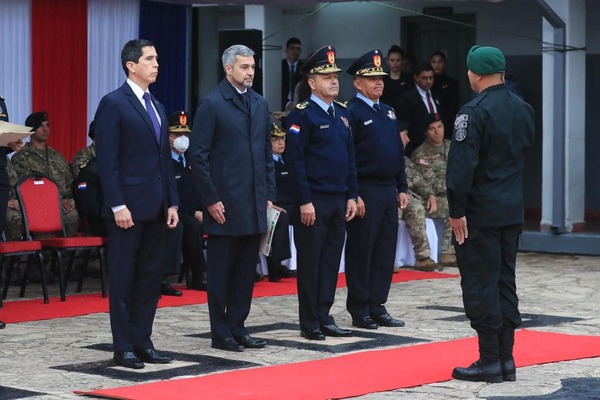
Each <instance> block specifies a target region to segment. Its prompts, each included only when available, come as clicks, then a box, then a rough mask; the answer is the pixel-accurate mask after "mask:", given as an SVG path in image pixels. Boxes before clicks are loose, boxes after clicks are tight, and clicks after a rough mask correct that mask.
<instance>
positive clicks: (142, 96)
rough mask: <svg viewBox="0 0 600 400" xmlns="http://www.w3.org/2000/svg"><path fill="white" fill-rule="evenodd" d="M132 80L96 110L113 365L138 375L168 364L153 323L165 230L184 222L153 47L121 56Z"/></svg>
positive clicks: (133, 44)
mask: <svg viewBox="0 0 600 400" xmlns="http://www.w3.org/2000/svg"><path fill="white" fill-rule="evenodd" d="M121 63H122V67H123V70H124V71H125V74H126V75H127V81H126V82H125V83H124V84H123V86H121V87H120V88H119V89H117V90H115V91H113V92H111V93H109V94H107V95H106V96H104V97H103V98H102V100H101V101H100V104H99V105H98V109H97V110H96V116H95V118H94V120H95V121H96V127H95V131H96V158H97V160H98V165H99V170H100V181H101V183H102V191H103V193H104V200H103V205H102V211H101V214H102V216H103V217H104V218H105V219H107V228H108V263H109V265H110V274H109V285H110V286H109V287H110V299H109V304H110V324H111V330H112V335H113V346H114V358H113V359H114V361H115V363H116V364H117V365H120V366H123V367H126V368H134V369H139V368H143V367H144V362H147V363H168V362H170V361H171V358H170V357H167V356H163V355H160V354H159V353H157V352H156V351H155V350H154V346H153V344H152V340H151V338H150V336H151V334H152V323H153V321H154V315H155V313H156V306H157V303H158V298H159V296H160V282H161V278H162V275H163V263H162V259H163V250H164V240H165V236H166V232H167V228H171V229H173V228H175V226H176V225H177V222H178V221H179V219H178V216H177V207H178V206H179V198H178V195H177V187H176V185H175V179H174V172H173V163H172V162H171V155H170V150H169V132H168V129H167V125H168V124H167V114H166V113H165V110H164V107H163V105H162V104H160V103H159V102H158V101H157V100H156V99H155V98H154V96H152V95H151V94H150V92H148V86H150V84H152V83H154V82H155V81H156V77H157V76H158V55H157V53H156V49H155V48H154V45H153V44H152V42H150V41H147V40H142V39H140V40H131V41H129V42H127V43H126V44H125V46H124V47H123V50H122V51H121Z"/></svg>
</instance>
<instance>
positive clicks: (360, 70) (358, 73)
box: [354, 67, 384, 75]
mask: <svg viewBox="0 0 600 400" xmlns="http://www.w3.org/2000/svg"><path fill="white" fill-rule="evenodd" d="M368 72H384V71H383V68H381V67H372V68H363V69H359V70H358V71H356V72H355V73H354V75H363V74H366V73H368Z"/></svg>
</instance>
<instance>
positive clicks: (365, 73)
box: [346, 49, 408, 329]
mask: <svg viewBox="0 0 600 400" xmlns="http://www.w3.org/2000/svg"><path fill="white" fill-rule="evenodd" d="M381 64H382V53H381V50H379V49H374V50H369V51H367V52H366V53H365V54H363V55H362V56H361V57H359V58H358V59H357V60H356V61H354V63H353V64H352V65H351V66H350V68H348V71H347V72H348V73H349V74H350V75H352V76H353V77H354V87H355V89H356V91H357V93H356V96H354V97H353V98H351V99H350V101H349V102H348V115H349V120H350V128H351V129H352V136H353V138H354V148H355V151H356V171H357V172H356V173H357V177H358V193H359V198H358V212H357V215H358V217H359V218H354V219H353V220H352V221H350V222H348V226H347V232H348V238H347V242H346V281H347V283H348V297H347V300H346V308H347V309H348V312H349V313H350V315H351V316H352V325H354V326H356V327H359V328H363V329H377V328H378V327H379V326H388V327H401V326H404V322H403V321H401V320H398V319H395V318H393V317H391V316H390V314H388V312H387V310H386V308H385V303H386V301H387V297H388V293H389V290H390V285H391V283H392V274H393V270H394V258H395V254H396V237H397V235H398V207H401V208H402V209H404V208H405V207H406V206H407V205H408V196H407V194H406V192H407V191H408V186H407V183H406V175H405V171H404V148H403V145H402V141H401V140H400V128H399V126H398V120H397V119H396V114H395V112H394V110H393V109H392V108H391V107H390V106H388V105H387V104H384V103H381V102H380V101H379V98H380V97H381V95H382V94H383V86H384V83H383V76H385V75H387V74H386V73H385V72H383V68H382V67H381Z"/></svg>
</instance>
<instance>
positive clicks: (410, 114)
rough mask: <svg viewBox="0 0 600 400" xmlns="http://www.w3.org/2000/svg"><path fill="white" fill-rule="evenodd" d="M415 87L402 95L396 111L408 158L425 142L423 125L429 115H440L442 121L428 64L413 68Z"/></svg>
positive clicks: (442, 109) (443, 111)
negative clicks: (401, 127) (404, 129)
mask: <svg viewBox="0 0 600 400" xmlns="http://www.w3.org/2000/svg"><path fill="white" fill-rule="evenodd" d="M414 78H415V87H414V88H413V89H412V90H410V91H408V92H406V93H404V95H402V99H401V100H400V106H399V109H398V110H396V112H397V114H398V119H399V120H400V122H401V125H402V126H403V128H406V129H407V130H408V134H406V133H404V132H403V133H402V141H403V142H404V155H406V156H407V157H410V155H411V154H412V152H413V150H414V149H416V148H417V147H419V146H420V145H421V144H422V143H423V142H424V141H425V134H424V132H425V128H423V126H424V125H425V122H426V120H427V119H428V117H429V114H440V116H441V117H442V120H443V119H444V115H445V109H444V105H443V104H441V102H440V99H439V98H438V96H437V94H436V93H434V92H432V91H431V88H432V87H433V79H434V74H433V68H432V67H431V65H430V64H420V65H417V67H416V68H415V75H414Z"/></svg>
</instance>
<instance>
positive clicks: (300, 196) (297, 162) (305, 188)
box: [285, 100, 358, 205]
mask: <svg viewBox="0 0 600 400" xmlns="http://www.w3.org/2000/svg"><path fill="white" fill-rule="evenodd" d="M334 109H335V118H332V117H331V116H330V115H329V114H327V113H326V112H325V111H324V110H323V109H322V108H321V107H320V106H319V105H318V104H317V103H315V102H314V101H312V100H308V101H306V102H302V103H300V104H299V105H298V106H296V108H295V109H294V110H293V111H292V112H291V113H290V115H289V116H288V121H287V124H288V135H287V138H288V142H287V144H286V146H287V147H286V152H285V154H286V156H287V158H286V160H287V162H288V164H289V165H290V167H291V168H290V169H291V171H290V172H291V173H292V180H293V181H294V184H295V185H294V186H295V190H296V194H295V195H296V201H297V203H298V204H299V205H304V204H308V203H311V202H312V196H311V193H312V192H316V193H324V194H344V195H345V196H346V198H347V199H351V198H354V199H355V198H357V197H358V188H357V187H358V184H357V182H356V165H355V161H354V146H353V144H352V131H351V129H350V122H349V117H348V112H347V110H346V108H345V107H343V106H341V105H340V104H338V103H334Z"/></svg>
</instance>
